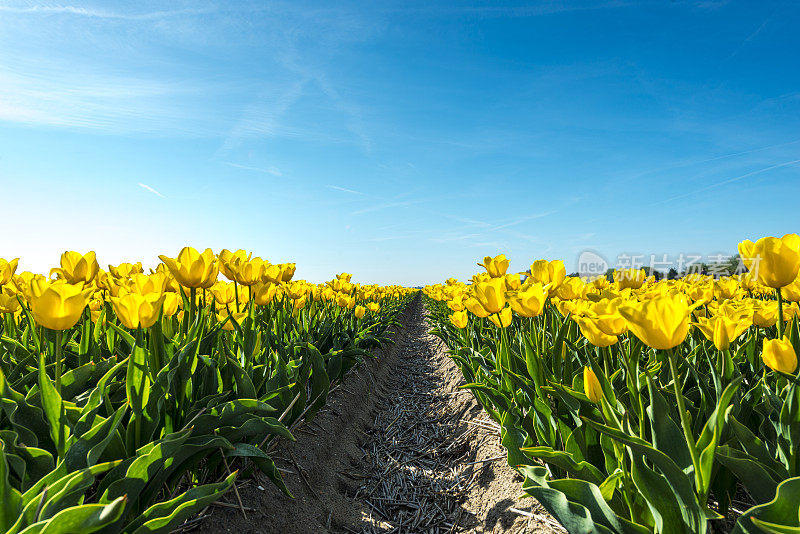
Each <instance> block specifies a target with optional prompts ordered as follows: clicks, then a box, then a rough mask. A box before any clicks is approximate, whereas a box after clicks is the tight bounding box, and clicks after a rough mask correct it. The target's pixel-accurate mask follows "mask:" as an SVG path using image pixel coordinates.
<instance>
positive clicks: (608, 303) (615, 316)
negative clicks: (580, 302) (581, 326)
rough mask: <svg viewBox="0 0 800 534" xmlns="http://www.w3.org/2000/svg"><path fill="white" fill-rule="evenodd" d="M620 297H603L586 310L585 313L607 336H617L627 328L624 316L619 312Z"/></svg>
mask: <svg viewBox="0 0 800 534" xmlns="http://www.w3.org/2000/svg"><path fill="white" fill-rule="evenodd" d="M621 302H622V299H621V298H615V299H611V300H609V299H604V300H600V301H598V302H596V303H595V304H593V305H592V306H591V307H590V308H589V309H587V310H586V315H587V316H588V317H591V319H592V321H594V323H595V324H596V325H597V328H599V329H600V331H601V332H603V333H604V334H606V335H607V336H619V335H622V334H623V333H625V332H626V331H627V330H628V324H627V323H626V322H625V318H624V317H623V316H622V315H620V314H619V310H618V307H619V304H620V303H621Z"/></svg>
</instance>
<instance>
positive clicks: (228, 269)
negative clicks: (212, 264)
mask: <svg viewBox="0 0 800 534" xmlns="http://www.w3.org/2000/svg"><path fill="white" fill-rule="evenodd" d="M251 256H252V253H250V254H248V253H247V252H246V251H244V250H242V249H239V250H237V251H236V252H231V251H230V250H228V249H227V248H224V249H222V250H221V251H220V253H219V272H221V273H222V275H223V276H224V277H225V278H227V279H228V280H231V281H233V280H235V278H234V276H235V275H234V271H235V270H234V268H233V265H235V264H236V263H237V262H240V261H247V260H249V259H250V257H251ZM232 264H233V265H232Z"/></svg>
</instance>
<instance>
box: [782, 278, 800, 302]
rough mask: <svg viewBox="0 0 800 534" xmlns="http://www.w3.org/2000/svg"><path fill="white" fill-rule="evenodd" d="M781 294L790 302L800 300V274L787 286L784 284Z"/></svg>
mask: <svg viewBox="0 0 800 534" xmlns="http://www.w3.org/2000/svg"><path fill="white" fill-rule="evenodd" d="M781 295H782V296H783V298H784V299H785V300H788V301H790V302H799V301H800V276H798V277H797V278H795V279H794V281H793V282H792V283H791V284H789V285H788V286H784V287H783V289H781Z"/></svg>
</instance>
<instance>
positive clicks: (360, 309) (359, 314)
mask: <svg viewBox="0 0 800 534" xmlns="http://www.w3.org/2000/svg"><path fill="white" fill-rule="evenodd" d="M353 313H354V314H355V316H356V319H361V318H362V317H364V314H365V313H367V309H366V308H365V307H364V306H361V305H360V304H359V305H358V306H356V309H355V310H353Z"/></svg>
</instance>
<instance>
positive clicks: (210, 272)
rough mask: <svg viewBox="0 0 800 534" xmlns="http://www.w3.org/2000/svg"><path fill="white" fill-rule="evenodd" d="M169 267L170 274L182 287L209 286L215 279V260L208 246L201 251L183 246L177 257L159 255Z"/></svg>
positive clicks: (216, 272)
mask: <svg viewBox="0 0 800 534" xmlns="http://www.w3.org/2000/svg"><path fill="white" fill-rule="evenodd" d="M159 258H160V259H161V261H163V262H164V263H165V264H166V266H167V267H168V268H169V270H170V272H171V273H172V276H174V277H175V279H176V280H177V281H178V283H179V284H181V285H182V286H184V287H189V288H200V287H204V288H209V287H211V286H212V285H214V282H216V280H217V274H218V272H219V271H218V270H217V265H216V264H217V262H216V256H214V252H212V250H211V249H210V248H207V249H205V250H204V251H203V252H202V253H200V252H198V251H197V250H196V249H194V248H192V247H183V248H182V249H181V251H180V252H179V253H178V257H177V258H175V259H173V258H168V257H167V256H159Z"/></svg>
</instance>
